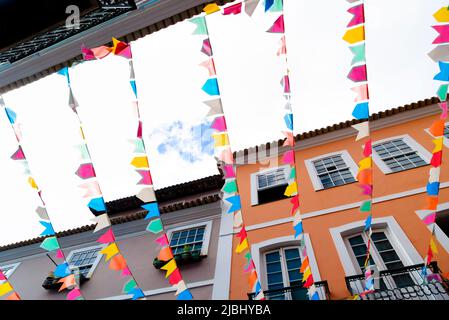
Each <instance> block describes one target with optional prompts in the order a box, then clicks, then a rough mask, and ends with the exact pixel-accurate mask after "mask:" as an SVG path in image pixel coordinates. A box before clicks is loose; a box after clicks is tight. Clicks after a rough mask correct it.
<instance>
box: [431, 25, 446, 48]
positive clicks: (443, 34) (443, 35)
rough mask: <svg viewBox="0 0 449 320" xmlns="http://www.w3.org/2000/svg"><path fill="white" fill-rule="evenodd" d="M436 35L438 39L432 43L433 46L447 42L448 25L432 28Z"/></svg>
mask: <svg viewBox="0 0 449 320" xmlns="http://www.w3.org/2000/svg"><path fill="white" fill-rule="evenodd" d="M432 28H434V29H435V30H436V31H437V32H438V33H439V35H438V37H437V38H436V39H435V40H434V41H433V42H432V43H433V44H437V43H445V42H449V25H448V24H445V25H442V26H432Z"/></svg>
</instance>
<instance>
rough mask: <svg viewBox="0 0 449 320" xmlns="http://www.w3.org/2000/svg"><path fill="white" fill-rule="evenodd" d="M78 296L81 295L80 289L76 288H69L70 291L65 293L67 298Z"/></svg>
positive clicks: (72, 298)
mask: <svg viewBox="0 0 449 320" xmlns="http://www.w3.org/2000/svg"><path fill="white" fill-rule="evenodd" d="M79 297H81V291H80V290H79V289H76V288H75V289H72V290H70V292H69V293H68V294H67V300H76V299H78V298H79Z"/></svg>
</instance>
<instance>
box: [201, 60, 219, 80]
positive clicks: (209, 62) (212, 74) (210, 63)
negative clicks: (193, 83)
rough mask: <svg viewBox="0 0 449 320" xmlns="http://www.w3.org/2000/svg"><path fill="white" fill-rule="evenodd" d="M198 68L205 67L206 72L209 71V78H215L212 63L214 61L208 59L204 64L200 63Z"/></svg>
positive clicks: (213, 64)
mask: <svg viewBox="0 0 449 320" xmlns="http://www.w3.org/2000/svg"><path fill="white" fill-rule="evenodd" d="M200 66H202V67H205V68H206V69H207V71H209V76H210V77H212V76H215V75H216V72H215V63H214V59H213V58H210V59H209V60H206V61H204V62H201V63H200Z"/></svg>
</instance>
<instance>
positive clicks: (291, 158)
mask: <svg viewBox="0 0 449 320" xmlns="http://www.w3.org/2000/svg"><path fill="white" fill-rule="evenodd" d="M282 163H285V164H294V163H295V152H294V151H293V150H289V151H287V152H286V153H284V156H283V157H282Z"/></svg>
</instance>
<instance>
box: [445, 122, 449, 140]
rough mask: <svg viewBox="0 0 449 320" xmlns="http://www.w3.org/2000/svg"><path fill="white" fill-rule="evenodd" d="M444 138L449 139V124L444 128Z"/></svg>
mask: <svg viewBox="0 0 449 320" xmlns="http://www.w3.org/2000/svg"><path fill="white" fill-rule="evenodd" d="M444 137H445V138H446V139H449V124H446V126H445V127H444Z"/></svg>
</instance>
